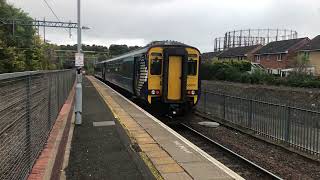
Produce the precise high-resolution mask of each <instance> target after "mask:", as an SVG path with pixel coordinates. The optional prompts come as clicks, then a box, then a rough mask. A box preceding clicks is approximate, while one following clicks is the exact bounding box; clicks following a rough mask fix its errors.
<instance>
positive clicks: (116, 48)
mask: <svg viewBox="0 0 320 180" xmlns="http://www.w3.org/2000/svg"><path fill="white" fill-rule="evenodd" d="M109 51H110V55H111V56H118V55H121V54H124V53H126V52H129V47H128V46H127V45H117V44H112V45H110V47H109Z"/></svg>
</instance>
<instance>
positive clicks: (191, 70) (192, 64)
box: [188, 60, 197, 76]
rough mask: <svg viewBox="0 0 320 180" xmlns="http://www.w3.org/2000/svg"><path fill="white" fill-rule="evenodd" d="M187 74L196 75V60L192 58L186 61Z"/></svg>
mask: <svg viewBox="0 0 320 180" xmlns="http://www.w3.org/2000/svg"><path fill="white" fill-rule="evenodd" d="M188 75H191V76H194V75H197V61H194V60H189V61H188Z"/></svg>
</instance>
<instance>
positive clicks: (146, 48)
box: [96, 41, 199, 64]
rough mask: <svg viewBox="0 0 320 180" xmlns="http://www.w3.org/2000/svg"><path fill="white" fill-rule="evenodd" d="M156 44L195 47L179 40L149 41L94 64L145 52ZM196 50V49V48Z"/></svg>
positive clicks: (156, 45)
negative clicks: (142, 45) (134, 48)
mask: <svg viewBox="0 0 320 180" xmlns="http://www.w3.org/2000/svg"><path fill="white" fill-rule="evenodd" d="M158 46H183V47H190V48H195V47H192V46H189V45H187V44H184V43H181V42H178V41H152V42H151V43H149V44H148V45H146V46H145V47H142V48H140V49H136V50H133V51H130V52H128V53H125V54H122V55H119V56H117V57H114V58H111V59H107V60H104V61H101V62H98V63H96V64H101V63H105V62H110V61H115V60H118V59H122V58H126V57H130V56H134V55H137V54H142V53H145V52H147V51H148V50H149V49H150V48H152V47H158ZM195 49H197V48H195ZM197 50H198V49H197ZM198 51H199V50H198Z"/></svg>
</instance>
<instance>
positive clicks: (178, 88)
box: [95, 41, 201, 115]
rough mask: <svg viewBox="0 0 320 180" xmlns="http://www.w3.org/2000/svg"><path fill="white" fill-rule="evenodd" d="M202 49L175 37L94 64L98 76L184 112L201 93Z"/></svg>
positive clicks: (156, 106)
mask: <svg viewBox="0 0 320 180" xmlns="http://www.w3.org/2000/svg"><path fill="white" fill-rule="evenodd" d="M200 60H201V57H200V51H199V50H198V49H197V48H195V47H192V46H188V45H186V44H183V43H179V42H176V41H155V42H152V43H150V44H149V45H147V46H145V47H144V48H141V49H138V50H135V51H132V52H129V53H126V54H124V55H121V56H118V57H115V58H112V59H108V60H105V61H102V62H98V63H96V64H95V76H96V77H98V78H100V79H102V80H103V81H107V82H109V83H111V84H114V85H116V86H118V87H120V88H122V89H124V90H126V91H128V92H129V93H130V94H132V95H133V96H135V97H137V98H139V99H142V100H143V101H144V102H146V103H148V104H149V105H150V106H151V108H154V109H162V110H163V112H166V113H168V114H171V115H183V114H185V113H187V112H189V111H190V109H191V108H192V107H194V106H195V105H196V104H197V102H198V100H199V97H200V92H201V91H200V90H199V88H200V87H201V86H200V80H199V65H200Z"/></svg>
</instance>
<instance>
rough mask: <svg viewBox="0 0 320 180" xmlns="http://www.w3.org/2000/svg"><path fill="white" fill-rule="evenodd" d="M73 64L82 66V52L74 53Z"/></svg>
mask: <svg viewBox="0 0 320 180" xmlns="http://www.w3.org/2000/svg"><path fill="white" fill-rule="evenodd" d="M75 66H76V67H83V66H84V54H83V53H75Z"/></svg>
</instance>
